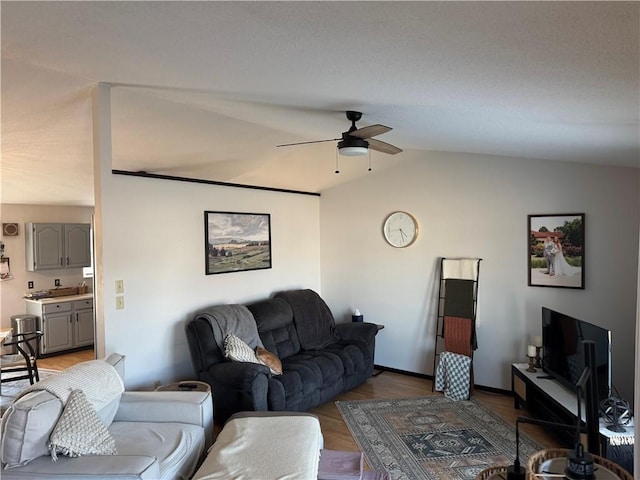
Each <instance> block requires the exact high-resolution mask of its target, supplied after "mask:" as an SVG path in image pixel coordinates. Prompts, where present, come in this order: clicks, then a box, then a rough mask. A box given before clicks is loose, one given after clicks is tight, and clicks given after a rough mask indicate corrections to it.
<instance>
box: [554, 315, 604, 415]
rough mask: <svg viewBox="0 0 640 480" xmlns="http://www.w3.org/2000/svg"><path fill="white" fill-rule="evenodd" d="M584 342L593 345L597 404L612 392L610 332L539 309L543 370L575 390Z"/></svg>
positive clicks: (566, 316) (579, 372) (579, 373)
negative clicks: (590, 342)
mask: <svg viewBox="0 0 640 480" xmlns="http://www.w3.org/2000/svg"><path fill="white" fill-rule="evenodd" d="M585 340H591V341H592V342H594V343H595V363H596V381H597V383H598V385H597V387H598V388H597V392H598V402H600V401H602V400H604V399H606V398H608V397H609V396H610V392H611V331H610V330H607V329H605V328H602V327H598V326H597V325H593V324H591V323H587V322H584V321H582V320H578V319H576V318H572V317H570V316H569V315H565V314H564V313H560V312H556V311H554V310H551V309H550V308H547V307H542V370H543V371H544V372H545V373H547V375H549V376H551V377H553V378H554V379H556V380H558V381H559V382H560V383H562V384H563V385H565V386H566V387H567V388H570V389H571V390H574V391H575V390H576V386H575V384H576V382H577V381H578V379H579V378H580V375H581V374H582V371H583V370H584V367H585V358H584V345H583V344H582V342H583V341H585Z"/></svg>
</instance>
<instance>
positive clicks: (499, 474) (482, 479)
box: [476, 466, 509, 480]
mask: <svg viewBox="0 0 640 480" xmlns="http://www.w3.org/2000/svg"><path fill="white" fill-rule="evenodd" d="M508 468H509V467H508V466H501V467H489V468H485V469H484V470H482V471H481V472H480V473H479V474H478V475H477V476H476V480H489V479H494V480H497V479H504V480H506V478H507V469H508Z"/></svg>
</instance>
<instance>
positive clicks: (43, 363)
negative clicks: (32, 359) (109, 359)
mask: <svg viewBox="0 0 640 480" xmlns="http://www.w3.org/2000/svg"><path fill="white" fill-rule="evenodd" d="M95 358H96V354H95V351H94V350H93V348H87V349H85V350H77V351H75V352H70V353H64V354H62V355H55V356H53V357H45V358H39V359H38V368H46V369H49V370H64V369H65V368H68V367H70V366H71V365H75V364H76V363H80V362H84V361H87V360H95Z"/></svg>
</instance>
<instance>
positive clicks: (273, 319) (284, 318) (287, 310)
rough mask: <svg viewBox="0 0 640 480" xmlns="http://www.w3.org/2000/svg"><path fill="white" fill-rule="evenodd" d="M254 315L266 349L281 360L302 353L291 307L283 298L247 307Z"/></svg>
mask: <svg viewBox="0 0 640 480" xmlns="http://www.w3.org/2000/svg"><path fill="white" fill-rule="evenodd" d="M247 308H248V309H249V311H250V312H251V313H252V314H253V318H254V319H255V322H256V325H257V327H258V333H259V335H260V338H261V339H262V343H263V344H264V348H266V349H267V350H269V351H270V352H271V353H273V354H274V355H277V356H278V358H279V359H280V360H283V359H285V358H287V357H290V356H291V355H295V354H296V353H298V352H299V351H300V340H299V339H298V334H297V332H296V327H295V324H294V323H293V311H292V310H291V306H290V305H289V304H288V303H287V302H286V301H284V300H283V299H281V298H271V299H269V300H263V301H261V302H256V303H252V304H251V305H247Z"/></svg>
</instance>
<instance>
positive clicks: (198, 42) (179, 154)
mask: <svg viewBox="0 0 640 480" xmlns="http://www.w3.org/2000/svg"><path fill="white" fill-rule="evenodd" d="M0 15H1V22H2V25H1V26H2V30H1V35H2V72H1V74H2V83H1V94H2V132H1V133H2V169H1V174H2V177H1V186H2V192H1V198H2V202H3V203H44V204H66V205H92V204H93V180H92V143H91V142H92V137H91V91H92V87H93V86H94V85H95V84H96V83H98V82H104V83H110V84H112V85H113V87H112V132H113V167H114V168H117V169H123V170H133V171H138V170H144V171H147V172H151V173H159V174H168V175H176V176H186V177H194V178H205V179H212V180H217V181H224V182H233V183H242V184H250V185H262V186H270V187H277V188H288V189H295V190H304V191H312V192H318V191H322V190H323V189H326V188H329V187H331V186H333V185H336V184H338V183H341V182H345V181H349V180H351V179H353V178H356V177H358V176H360V175H366V174H367V160H366V159H362V158H351V159H346V158H342V159H341V160H340V170H341V173H340V174H339V175H336V174H334V170H335V163H336V154H335V145H334V144H333V143H331V142H330V143H320V144H314V145H307V146H300V147H287V148H276V147H275V145H277V144H281V143H289V142H296V141H308V140H319V139H327V138H335V137H338V136H340V133H341V132H343V131H345V130H346V129H347V128H348V126H349V123H348V122H347V120H346V118H345V116H344V110H347V109H355V110H360V111H362V112H364V116H363V119H362V120H361V121H360V122H359V123H358V126H365V125H368V124H372V123H382V124H385V125H389V126H392V127H394V129H393V130H392V131H391V132H389V133H386V134H384V135H382V136H380V137H378V138H379V139H380V140H383V141H385V142H389V143H392V144H395V145H398V146H400V147H401V148H403V149H404V150H405V152H403V153H401V154H399V155H395V156H389V155H384V154H381V153H378V152H373V153H372V154H371V162H372V164H373V168H374V170H375V171H382V170H384V169H385V168H389V167H391V166H393V165H396V164H398V162H402V161H407V160H413V159H419V158H426V157H428V155H429V153H428V152H429V151H452V152H472V153H479V154H489V155H504V156H512V157H524V158H531V159H542V160H560V161H571V162H585V163H595V164H605V165H619V166H633V167H638V164H639V155H640V154H639V152H640V148H639V138H638V137H639V134H638V129H639V120H638V116H639V108H640V100H639V97H640V80H639V76H640V74H639V72H640V65H639V57H640V55H639V51H640V49H639V38H640V28H639V17H640V3H638V2H511V3H507V2H406V3H405V2H371V3H370V2H293V3H291V2H42V3H41V2H6V1H3V2H1V3H0ZM531 161H534V160H531Z"/></svg>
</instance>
